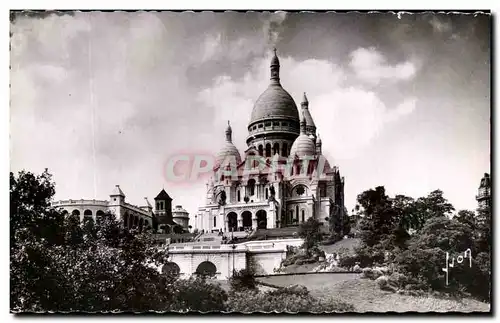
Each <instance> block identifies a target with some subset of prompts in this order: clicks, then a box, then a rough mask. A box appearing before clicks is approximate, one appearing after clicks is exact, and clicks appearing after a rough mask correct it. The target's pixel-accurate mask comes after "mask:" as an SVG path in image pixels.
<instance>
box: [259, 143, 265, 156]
mask: <svg viewBox="0 0 500 323" xmlns="http://www.w3.org/2000/svg"><path fill="white" fill-rule="evenodd" d="M263 155H264V148H263V147H262V145H259V156H263Z"/></svg>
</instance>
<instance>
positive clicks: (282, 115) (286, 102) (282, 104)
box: [250, 51, 299, 124]
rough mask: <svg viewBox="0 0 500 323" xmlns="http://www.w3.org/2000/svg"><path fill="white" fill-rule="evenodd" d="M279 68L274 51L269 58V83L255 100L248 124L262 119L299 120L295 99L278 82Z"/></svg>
mask: <svg viewBox="0 0 500 323" xmlns="http://www.w3.org/2000/svg"><path fill="white" fill-rule="evenodd" d="M279 69H280V63H279V60H278V56H276V51H275V52H274V57H273V58H272V60H271V84H269V87H268V88H267V89H266V90H265V91H264V93H262V94H261V95H260V97H259V98H258V99H257V101H256V102H255V105H254V107H253V110H252V116H251V119H250V124H252V123H254V122H256V121H259V120H263V119H291V120H293V121H296V122H297V123H298V122H299V112H298V110H297V106H296V105H295V101H293V98H292V96H291V95H290V94H289V93H288V92H287V91H286V90H285V89H283V87H282V86H281V84H280V78H279Z"/></svg>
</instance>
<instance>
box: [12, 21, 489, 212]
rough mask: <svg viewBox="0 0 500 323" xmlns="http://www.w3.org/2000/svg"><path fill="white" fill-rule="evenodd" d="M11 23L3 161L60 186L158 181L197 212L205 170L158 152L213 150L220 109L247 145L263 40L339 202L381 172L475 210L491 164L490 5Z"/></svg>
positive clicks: (87, 193) (220, 133)
mask: <svg viewBox="0 0 500 323" xmlns="http://www.w3.org/2000/svg"><path fill="white" fill-rule="evenodd" d="M11 33H12V36H11V74H10V83H11V98H10V99H11V107H10V157H11V171H13V172H17V171H19V170H21V169H25V170H29V171H32V172H35V173H41V172H42V171H43V170H44V169H45V168H48V169H49V172H50V173H52V174H53V176H54V181H55V182H56V196H55V199H56V200H58V199H69V198H71V199H80V198H86V199H93V198H95V199H107V198H108V197H109V194H110V193H111V191H112V190H113V188H114V186H115V185H116V184H119V185H120V187H121V189H122V190H123V191H124V193H125V195H126V196H127V197H126V200H127V201H128V202H129V203H132V204H136V205H143V202H144V197H148V198H149V200H150V201H152V200H153V199H154V197H155V196H156V195H157V194H158V193H159V191H160V190H161V189H162V188H165V190H166V191H167V192H168V194H169V195H170V196H171V197H172V198H173V205H182V206H183V207H184V208H185V209H186V210H188V211H189V213H190V214H191V215H193V214H194V213H195V212H196V210H197V208H198V207H200V206H202V205H203V202H204V198H205V189H206V186H205V179H204V178H202V179H199V180H197V181H185V182H182V183H179V182H172V181H169V180H168V179H167V178H166V177H165V174H164V170H165V165H166V163H167V162H168V160H169V159H170V158H172V156H176V155H178V154H180V153H182V154H189V155H192V156H195V155H197V154H198V155H199V154H214V155H215V154H216V153H217V152H218V150H219V149H220V148H221V147H222V146H223V144H224V140H225V134H224V131H225V128H226V126H227V121H228V120H230V122H231V126H232V130H233V135H232V137H233V143H234V144H235V145H236V147H238V149H239V150H240V152H241V154H243V151H244V150H245V148H246V143H245V139H246V136H247V124H248V122H249V120H250V114H251V111H252V108H253V104H254V102H255V101H256V99H257V98H258V96H259V95H260V94H261V93H262V92H263V91H264V90H265V89H266V88H267V85H268V83H269V76H270V72H269V63H270V59H271V55H272V51H271V50H272V48H273V47H276V49H277V53H278V56H279V58H280V63H281V75H280V76H281V84H282V85H283V87H284V88H285V89H286V90H287V91H288V92H289V93H290V94H291V95H292V97H293V98H294V100H295V102H296V104H297V106H300V101H301V99H302V93H303V92H306V93H307V97H308V100H309V110H310V112H311V115H312V117H313V118H314V120H315V123H316V126H317V128H318V133H319V135H320V137H321V139H322V141H323V152H324V154H325V155H326V157H327V158H328V160H329V161H330V164H333V165H337V166H338V167H339V169H340V172H341V175H342V176H344V177H345V199H346V206H347V208H348V210H351V209H352V208H353V207H354V205H355V202H356V196H357V195H358V194H360V193H361V192H363V191H365V190H367V189H370V188H374V187H376V186H380V185H383V186H385V188H386V191H387V193H388V194H389V195H391V196H393V195H395V194H405V195H408V196H412V197H414V198H418V197H420V196H426V195H427V194H429V193H430V192H431V191H433V190H435V189H441V190H442V191H443V192H444V196H445V197H446V198H447V199H448V200H449V201H450V202H451V203H452V204H453V205H454V206H455V208H456V209H457V210H458V209H475V207H476V205H477V204H476V201H475V195H476V194H477V189H478V186H479V182H480V179H481V177H482V176H483V174H484V173H485V172H490V144H491V142H490V131H491V129H490V117H491V115H490V17H489V16H486V15H476V16H474V15H458V14H457V15H445V14H441V15H437V14H425V15H424V14H418V15H417V14H413V15H410V14H403V15H399V16H398V15H395V14H356V13H351V14H345V13H344V14H338V13H337V14H336V13H284V12H278V13H236V12H233V13H210V12H206V13H180V12H177V13H175V12H161V13H158V12H76V13H74V14H72V15H60V16H59V15H49V16H46V17H23V16H20V17H17V19H15V20H14V21H13V22H12V23H11Z"/></svg>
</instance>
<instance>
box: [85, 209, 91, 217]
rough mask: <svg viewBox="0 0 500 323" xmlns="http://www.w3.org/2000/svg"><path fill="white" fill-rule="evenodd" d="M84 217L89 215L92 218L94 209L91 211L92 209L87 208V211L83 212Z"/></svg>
mask: <svg viewBox="0 0 500 323" xmlns="http://www.w3.org/2000/svg"><path fill="white" fill-rule="evenodd" d="M83 217H84V218H89V217H90V218H91V217H92V211H90V210H85V211H84V212H83Z"/></svg>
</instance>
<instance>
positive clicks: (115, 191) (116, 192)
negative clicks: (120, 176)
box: [111, 185, 125, 197]
mask: <svg viewBox="0 0 500 323" xmlns="http://www.w3.org/2000/svg"><path fill="white" fill-rule="evenodd" d="M111 196H123V197H124V196H125V194H124V193H123V191H122V190H121V189H120V185H115V188H114V189H113V192H112V193H111Z"/></svg>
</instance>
